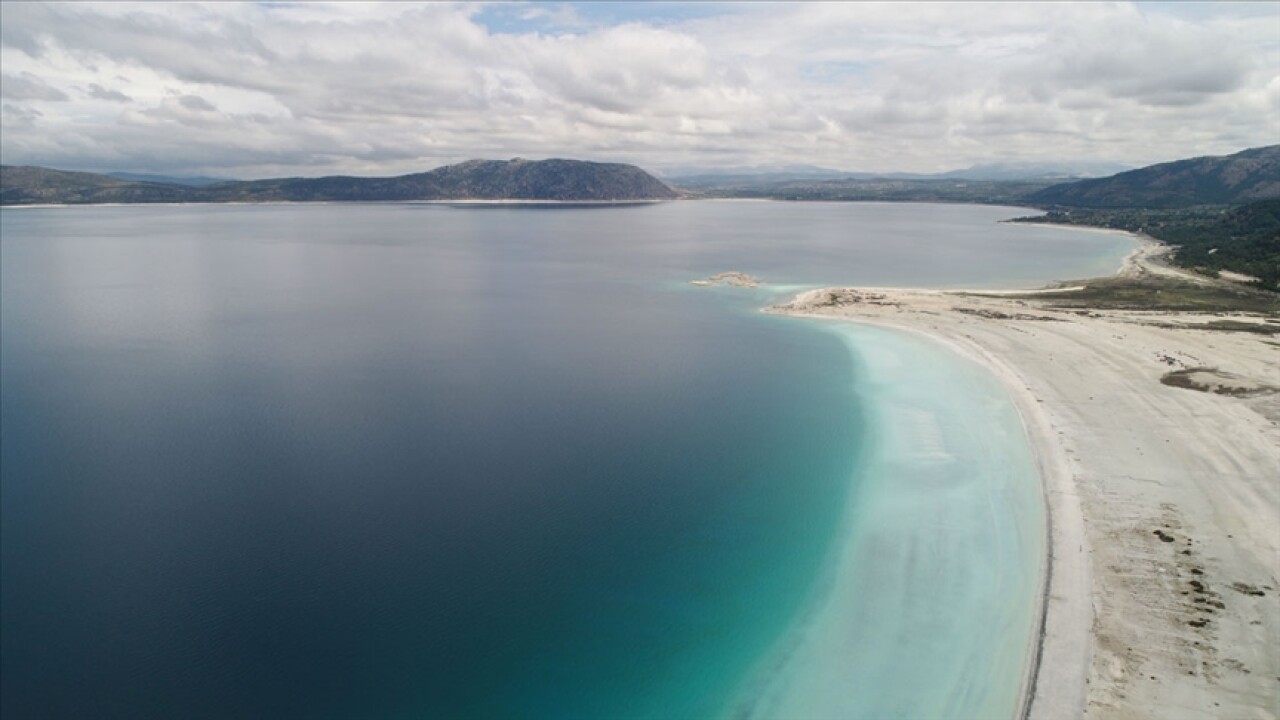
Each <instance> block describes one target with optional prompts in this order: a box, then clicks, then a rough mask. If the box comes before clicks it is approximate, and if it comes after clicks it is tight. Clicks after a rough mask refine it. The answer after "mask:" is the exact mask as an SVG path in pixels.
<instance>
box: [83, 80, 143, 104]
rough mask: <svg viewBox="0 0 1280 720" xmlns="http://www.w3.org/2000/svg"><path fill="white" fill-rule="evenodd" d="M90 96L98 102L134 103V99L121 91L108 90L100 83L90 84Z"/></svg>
mask: <svg viewBox="0 0 1280 720" xmlns="http://www.w3.org/2000/svg"><path fill="white" fill-rule="evenodd" d="M88 95H89V97H91V98H94V99H96V100H108V101H110V102H121V103H127V102H133V98H131V97H129V96H128V95H125V94H124V93H122V92H120V91H119V90H108V89H107V88H104V87H102V86H101V85H99V84H98V83H89V90H88Z"/></svg>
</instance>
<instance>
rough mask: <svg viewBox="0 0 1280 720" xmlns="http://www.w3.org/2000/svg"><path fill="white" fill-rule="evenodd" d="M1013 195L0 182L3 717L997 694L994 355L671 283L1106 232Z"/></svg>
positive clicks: (983, 280) (617, 711)
mask: <svg viewBox="0 0 1280 720" xmlns="http://www.w3.org/2000/svg"><path fill="white" fill-rule="evenodd" d="M1026 212H1027V211H1026V210H1025V209H1020V208H990V207H972V206H936V205H885V204H866V205H860V204H812V205H811V204H799V203H797V204H784V203H714V202H707V203H701V202H682V203H671V204H664V205H657V206H647V207H627V208H593V209H534V208H485V209H455V208H447V207H439V206H414V205H325V206H271V207H246V206H239V207H234V206H225V207H216V206H215V207H114V208H60V209H47V210H19V211H14V210H10V209H5V210H4V211H2V212H0V447H2V448H3V452H2V453H0V625H2V627H0V710H2V711H3V715H4V716H5V717H6V718H11V717H12V718H25V717H51V716H58V717H173V716H183V717H209V718H225V717H263V716H270V717H307V718H309V717H385V718H394V717H405V718H410V717H450V718H468V717H504V718H518V717H527V718H565V717H569V718H600V717H609V718H625V717H634V718H706V717H715V716H718V715H723V714H725V713H734V712H742V713H744V714H747V715H755V716H790V717H794V716H796V715H806V714H810V713H813V714H818V715H827V714H839V715H849V716H851V717H856V716H863V717H887V716H895V715H896V716H900V717H908V716H912V715H920V716H929V715H930V714H931V713H934V712H935V711H937V712H941V713H942V714H943V715H946V716H952V717H954V716H955V713H953V712H951V711H952V710H955V709H957V708H973V709H975V710H974V711H975V712H981V713H985V712H987V711H988V710H990V711H991V713H992V714H994V715H999V714H1005V711H1006V710H1007V709H1008V708H1010V707H1011V703H1012V702H1014V700H1016V698H1014V697H1013V695H1014V694H1015V693H1016V683H1017V681H1018V680H1020V679H1021V667H1020V665H1021V657H1022V656H1023V653H1024V652H1025V650H1026V644H1027V637H1026V632H1027V630H1028V628H1029V616H1028V615H1027V613H1028V612H1030V610H1029V608H1030V607H1031V600H1033V598H1032V597H1031V593H1033V591H1034V588H1033V585H1034V578H1035V573H1036V572H1037V570H1038V557H1039V555H1040V553H1041V551H1040V549H1039V546H1038V545H1036V543H1037V542H1038V539H1037V538H1038V537H1039V532H1040V531H1039V529H1038V528H1039V525H1038V523H1039V522H1041V520H1040V515H1039V512H1040V511H1039V508H1038V506H1037V505H1035V502H1034V500H1035V495H1034V493H1035V491H1036V490H1035V484H1034V481H1033V478H1032V477H1031V476H1029V475H1027V474H1026V472H1025V470H1026V457H1025V453H1026V448H1025V446H1024V445H1022V444H1020V439H1019V438H1020V436H1018V434H1017V426H1016V422H1015V420H1016V419H1015V418H1014V417H1013V416H1012V415H1011V414H1010V413H1011V409H1010V406H1009V404H1008V402H1007V399H1006V398H1005V397H1004V396H1003V394H1002V391H1001V390H1000V389H999V387H998V386H997V385H996V384H995V382H994V380H993V379H991V378H989V377H987V376H986V375H985V374H984V373H983V371H982V370H981V369H980V368H977V367H975V366H972V365H970V364H968V363H966V362H964V361H962V360H960V359H958V358H956V357H953V356H952V355H950V354H948V353H947V352H946V351H945V350H943V349H940V348H937V347H935V346H933V345H931V344H929V343H927V342H923V341H918V340H916V339H915V338H912V337H910V336H901V335H898V334H896V333H889V332H885V331H882V330H875V329H871V328H862V327H859V326H854V325H848V326H840V325H833V324H822V323H816V322H810V321H801V320H796V319H792V318H782V317H776V316H767V315H763V314H761V313H759V312H757V308H758V307H759V306H761V305H763V304H765V303H766V302H768V299H769V292H768V291H767V290H759V291H749V290H741V289H726V288H716V289H709V290H708V289H700V288H693V287H690V286H689V285H688V284H687V281H688V280H690V279H693V278H698V277H704V276H706V275H708V274H711V273H715V272H720V271H724V270H741V271H745V272H750V273H753V274H757V275H759V276H761V277H763V278H765V279H766V280H767V281H770V282H774V283H779V284H781V283H792V284H796V285H806V284H819V283H834V282H849V283H864V284H865V283H874V284H885V285H930V286H974V285H988V286H990V285H1009V284H1013V283H1034V282H1043V281H1047V280H1050V279H1054V278H1058V277H1064V276H1065V277H1072V276H1076V277H1078V276H1086V275H1093V274H1097V273H1099V272H1107V271H1109V270H1110V269H1112V268H1114V267H1115V266H1116V265H1117V264H1118V262H1119V259H1120V257H1122V256H1123V255H1124V254H1125V252H1127V251H1128V249H1129V247H1130V244H1129V243H1128V241H1126V240H1124V239H1123V238H1117V237H1113V236H1107V235H1099V234H1094V233H1077V232H1071V231H1069V230H1062V229H1057V228H1027V227H1021V226H1013V225H1007V224H999V223H998V222H997V221H998V220H1000V219H1003V218H1008V217H1013V216H1015V215H1022V214H1026ZM921 588H924V592H921ZM1011 698H1012V699H1011Z"/></svg>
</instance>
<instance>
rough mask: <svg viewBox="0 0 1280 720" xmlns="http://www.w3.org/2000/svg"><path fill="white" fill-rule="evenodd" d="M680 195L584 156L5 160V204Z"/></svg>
mask: <svg viewBox="0 0 1280 720" xmlns="http://www.w3.org/2000/svg"><path fill="white" fill-rule="evenodd" d="M676 197H678V194H677V193H676V192H675V191H674V190H672V189H671V188H669V187H667V186H666V185H665V184H664V183H663V182H662V181H660V180H658V179H657V178H655V177H653V176H652V175H650V174H649V173H647V172H645V171H644V170H641V169H640V168H638V167H635V166H634V165H623V164H618V163H593V162H584V161H581V160H539V161H530V160H522V159H519V158H517V159H515V160H510V161H499V160H471V161H468V162H464V163H460V164H458V165H449V166H446V167H441V168H436V169H435V170H431V171H430V172H425V173H416V174H413V175H401V176H399V177H388V178H360V177H343V176H334V177H323V178H280V179H274V180H252V181H244V182H221V183H216V184H213V185H207V186H203V187H192V186H189V185H179V184H173V183H159V182H142V181H136V180H124V179H121V178H113V177H110V176H107V175H94V174H92V173H75V172H63V171H61V170H49V169H46V168H34V167H13V166H0V205H29V204H36V203H50V204H77V203H168V202H278V201H293V202H307V201H388V200H399V201H405V200H554V201H570V202H611V201H623V202H626V201H645V200H669V199H673V198H676Z"/></svg>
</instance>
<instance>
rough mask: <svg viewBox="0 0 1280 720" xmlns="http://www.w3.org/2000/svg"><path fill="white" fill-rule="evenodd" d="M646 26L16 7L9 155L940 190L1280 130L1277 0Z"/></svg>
mask: <svg viewBox="0 0 1280 720" xmlns="http://www.w3.org/2000/svg"><path fill="white" fill-rule="evenodd" d="M626 7H627V6H616V7H615V6H609V7H607V8H604V9H607V10H608V11H609V12H610V13H612V16H611V17H609V18H607V19H604V20H602V19H601V18H600V13H601V12H603V11H602V10H601V8H600V7H598V6H581V7H577V8H575V7H573V6H564V5H558V4H556V5H522V6H500V7H498V8H497V9H493V8H491V7H489V6H472V5H466V4H442V3H432V4H408V3H354V4H333V5H330V4H310V3H302V4H290V3H285V4H221V3H213V4H167V5H166V4H127V3H103V4H89V3H69V4H49V5H44V4H35V3H4V4H2V5H0V61H3V65H4V67H5V71H6V72H5V74H4V76H3V85H2V87H3V91H4V93H3V94H4V97H5V100H6V101H11V102H10V103H9V104H8V105H6V106H5V107H6V111H5V115H4V130H5V132H4V133H3V134H0V155H2V156H3V159H4V162H6V163H22V164H46V165H52V166H57V167H67V168H81V169H135V170H150V171H162V172H169V171H172V172H179V171H180V172H198V173H211V174H220V175H237V176H242V177H251V176H259V175H273V174H307V175H318V174H324V173H329V172H350V173H370V174H372V173H381V174H389V173H395V172H409V171H416V170H422V169H426V168H429V167H433V166H436V165H439V164H442V163H446V162H453V161H457V160H462V159H467V158H470V157H511V156H516V155H520V156H525V157H549V156H569V157H580V158H588V159H600V160H620V161H627V162H637V163H640V164H642V165H645V166H647V167H651V168H657V169H662V168H673V167H689V166H698V165H702V166H712V165H716V166H733V165H760V164H791V163H807V164H816V165H825V166H833V167H839V168H844V169H850V170H912V171H937V170H945V169H950V168H953V167H958V166H963V165H968V164H973V163H977V162H989V161H993V160H1050V159H1064V158H1090V159H1097V160H1109V161H1117V162H1123V163H1128V164H1143V163H1147V162H1155V161H1160V160H1166V159H1173V158H1177V157H1183V156H1187V155H1193V154H1210V153H1218V152H1231V151H1234V150H1238V149H1240V148H1241V147H1244V146H1247V145H1261V144H1269V143H1274V142H1275V141H1276V138H1277V137H1278V136H1280V125H1278V121H1277V118H1280V72H1278V71H1277V70H1276V68H1280V49H1278V48H1277V45H1276V43H1275V41H1274V29H1275V27H1276V24H1277V23H1278V22H1280V9H1278V8H1277V7H1276V6H1274V5H1271V6H1264V7H1262V8H1261V9H1259V8H1258V7H1250V6H1233V5H1218V6H1205V7H1203V8H1201V9H1200V11H1198V12H1197V13H1195V14H1194V15H1188V14H1186V13H1178V12H1173V11H1169V10H1168V9H1167V8H1166V9H1164V10H1162V9H1161V8H1149V7H1144V6H1135V5H1125V4H1118V5H1117V4H1110V5H1100V4H1066V3H1052V4H1045V5H1028V4H1017V5H1014V4H1009V5H999V4H998V5H975V4H950V5H948V4H923V3H911V4H905V5H899V4H861V3H859V4H833V3H817V4H800V3H791V4H767V5H766V4H750V3H748V4H745V5H731V6H697V7H696V8H694V6H687V7H686V6H652V7H651V6H645V7H644V8H642V10H643V13H642V15H636V16H633V17H626V16H625V12H624V9H625V8H626ZM691 8H693V9H696V10H697V12H696V13H695V12H692V11H691ZM1176 9H1177V8H1176V7H1175V8H1174V10H1176ZM637 12H640V11H637ZM661 13H666V15H662V14H661ZM126 78H127V80H126ZM121 83H127V84H128V95H126V94H125V93H123V92H121V91H120V90H116V89H110V88H113V87H119V86H120V85H121ZM59 88H87V90H82V91H80V92H79V93H78V95H77V96H76V97H75V98H71V97H69V96H68V95H67V93H66V92H64V91H63V90H61V89H59ZM103 101H106V102H103ZM32 103H35V105H38V109H37V108H36V107H34V106H33V105H32ZM9 108H12V109H9ZM36 113H40V114H36Z"/></svg>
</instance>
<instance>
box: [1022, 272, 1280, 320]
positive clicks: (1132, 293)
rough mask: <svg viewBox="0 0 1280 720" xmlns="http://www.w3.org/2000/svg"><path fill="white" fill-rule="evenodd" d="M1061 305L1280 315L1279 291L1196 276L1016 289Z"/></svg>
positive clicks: (1045, 302) (1027, 297) (1025, 297)
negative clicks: (1195, 278)
mask: <svg viewBox="0 0 1280 720" xmlns="http://www.w3.org/2000/svg"><path fill="white" fill-rule="evenodd" d="M1009 297H1014V298H1018V299H1023V300H1031V301H1035V302H1036V303H1039V304H1043V305H1045V306H1047V307H1053V308H1058V309H1082V310H1089V309H1102V310H1150V311H1189V312H1241V313H1252V314H1260V315H1266V316H1271V317H1280V296H1277V295H1276V294H1275V293H1272V292H1267V291H1264V290H1256V289H1253V288H1251V287H1247V286H1243V285H1228V284H1226V283H1206V282H1192V281H1190V280H1181V279H1177V278H1168V277H1140V278H1130V277H1112V278H1102V279H1098V280H1088V281H1085V284H1084V287H1083V288H1082V289H1080V290H1070V291H1065V292H1060V293H1053V294H1051V295H1046V294H1028V295H1011V296H1009ZM1259 327H1262V328H1265V327H1267V326H1254V325H1250V326H1249V327H1247V328H1246V327H1243V323H1238V322H1237V323H1233V322H1232V321H1230V320H1222V321H1220V322H1219V323H1218V324H1217V325H1216V326H1214V327H1206V329H1211V330H1223V331H1231V330H1249V331H1250V332H1265V331H1264V330H1259V329H1258V328H1259Z"/></svg>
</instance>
